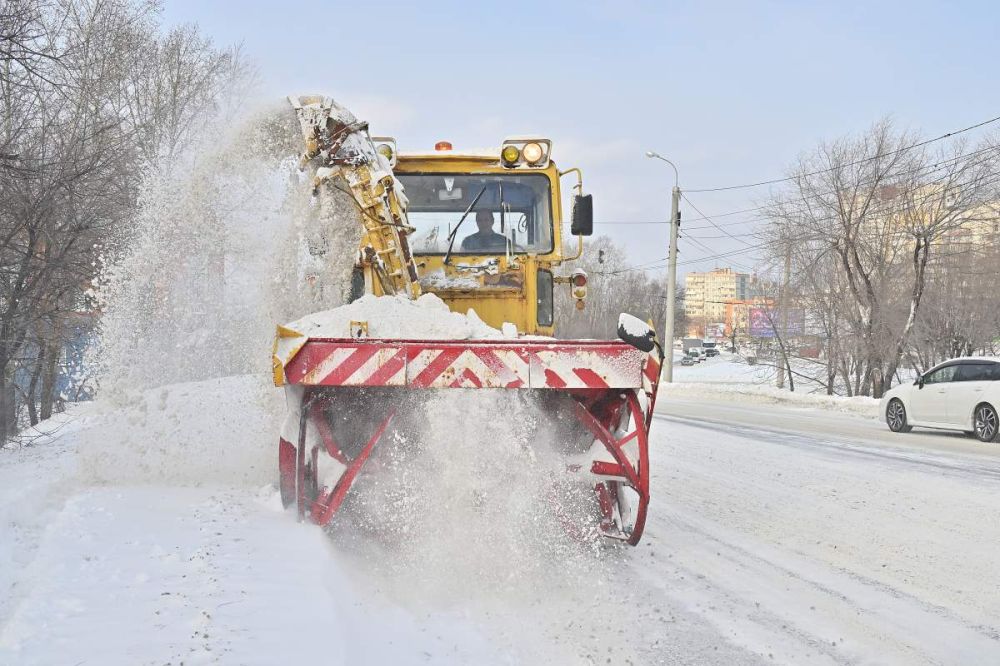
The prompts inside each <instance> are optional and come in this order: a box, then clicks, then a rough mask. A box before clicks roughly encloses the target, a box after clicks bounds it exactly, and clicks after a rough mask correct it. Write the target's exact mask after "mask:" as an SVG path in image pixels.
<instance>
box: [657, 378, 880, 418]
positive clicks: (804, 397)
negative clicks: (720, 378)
mask: <svg viewBox="0 0 1000 666" xmlns="http://www.w3.org/2000/svg"><path fill="white" fill-rule="evenodd" d="M660 390H661V392H662V393H661V396H663V397H664V398H667V399H669V398H671V397H673V398H682V399H704V400H736V401H739V402H751V403H760V404H771V405H789V406H793V407H804V408H818V409H827V410H832V411H837V412H846V413H851V414H858V415H860V416H870V417H872V418H878V406H879V401H878V399H876V398H868V397H864V396H858V397H851V398H849V397H847V396H842V395H825V394H819V393H805V392H802V391H795V392H792V391H789V390H788V389H779V388H777V387H776V386H772V385H766V384H723V383H717V382H704V383H701V382H678V383H674V384H661V385H660Z"/></svg>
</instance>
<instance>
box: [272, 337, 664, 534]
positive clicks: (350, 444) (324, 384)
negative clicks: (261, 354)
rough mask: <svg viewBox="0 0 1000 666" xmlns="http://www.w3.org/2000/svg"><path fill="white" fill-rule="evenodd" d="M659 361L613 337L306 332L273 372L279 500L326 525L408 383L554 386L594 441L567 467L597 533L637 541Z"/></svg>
mask: <svg viewBox="0 0 1000 666" xmlns="http://www.w3.org/2000/svg"><path fill="white" fill-rule="evenodd" d="M660 360H661V359H660V357H659V356H658V355H656V354H654V353H652V352H650V353H647V352H644V351H640V350H639V349H636V348H635V347H632V346H630V345H629V344H626V343H624V342H619V341H590V340H585V341H572V342H566V341H555V340H553V341H526V340H495V341H494V340H470V341H461V342H455V341H447V342H442V341H426V340H378V339H360V340H358V339H309V340H308V341H306V342H305V343H304V344H303V345H302V346H301V347H300V348H299V349H298V350H297V352H296V353H295V354H294V356H292V358H291V359H289V360H288V362H287V363H284V364H283V373H282V377H280V379H283V380H284V381H283V382H282V383H284V384H285V386H286V394H287V397H288V401H289V412H290V414H289V419H288V421H287V422H286V426H285V428H284V429H283V432H282V437H281V440H280V445H279V461H278V462H279V471H280V487H281V494H282V499H283V501H284V503H285V505H286V506H290V505H292V504H293V503H294V504H296V505H297V508H298V514H299V517H300V519H305V518H306V517H308V518H309V519H310V520H312V521H313V522H315V523H317V524H319V525H326V524H328V523H329V522H330V521H331V520H332V519H333V517H334V516H335V515H336V513H337V510H338V509H339V508H340V506H341V504H342V503H343V501H344V499H345V497H346V496H347V493H348V491H349V490H350V488H351V486H352V484H354V483H355V482H356V481H357V480H358V477H359V474H360V472H361V470H362V468H363V467H364V465H365V463H366V462H367V461H368V459H369V457H370V456H371V454H372V451H373V449H374V447H375V446H376V444H377V443H378V442H379V440H380V439H381V438H382V437H383V436H384V435H385V433H386V432H387V431H389V429H390V427H392V426H393V425H394V424H393V420H394V416H395V413H396V409H397V408H398V407H399V405H400V403H402V402H403V401H404V400H406V399H407V398H406V396H409V395H412V394H411V393H409V392H407V391H406V389H456V388H466V389H469V388H474V389H484V388H492V389H516V390H539V391H558V392H563V393H568V394H569V395H570V396H571V397H572V399H573V400H574V401H575V408H574V413H575V416H576V419H577V420H578V422H579V424H581V426H582V428H581V432H583V431H585V432H586V435H587V436H588V437H589V439H588V440H587V441H592V442H594V443H595V444H594V445H593V446H592V447H591V451H593V452H594V459H593V461H592V462H591V464H590V465H589V467H584V466H580V465H575V466H572V467H571V469H572V470H573V472H575V473H576V474H577V475H579V476H580V477H582V480H583V482H585V483H587V484H588V485H589V486H590V487H592V488H593V491H594V494H595V497H596V502H595V506H596V507H597V511H598V515H597V516H595V522H596V523H597V525H598V532H599V533H600V534H603V535H604V536H608V537H612V538H615V539H619V540H621V541H624V542H626V543H629V544H632V545H635V544H636V543H638V542H639V539H640V538H641V537H642V531H643V526H644V524H645V519H646V511H647V508H648V504H649V437H648V435H649V427H650V424H651V422H652V413H653V405H654V403H655V400H656V389H657V384H658V379H659V371H660ZM395 427H396V428H399V427H401V426H400V425H399V424H396V425H395ZM598 444H599V445H598ZM557 511H558V508H557ZM570 531H571V532H572V531H573V530H570Z"/></svg>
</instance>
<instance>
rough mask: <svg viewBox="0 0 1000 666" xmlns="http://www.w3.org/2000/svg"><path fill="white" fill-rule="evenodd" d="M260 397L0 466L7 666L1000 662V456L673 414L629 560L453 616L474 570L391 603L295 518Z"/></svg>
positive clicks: (90, 436)
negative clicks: (286, 502)
mask: <svg viewBox="0 0 1000 666" xmlns="http://www.w3.org/2000/svg"><path fill="white" fill-rule="evenodd" d="M260 393H261V389H260V388H259V386H258V385H255V384H254V383H253V382H248V381H247V380H245V379H231V380H223V381H221V382H206V383H203V384H190V385H184V386H180V387H169V388H168V389H164V390H162V391H161V390H157V391H155V392H153V393H151V394H150V396H148V397H147V399H145V400H144V401H140V402H139V403H137V404H128V405H124V406H122V407H120V408H119V409H118V410H117V411H110V412H104V413H98V411H97V410H94V409H90V410H87V409H85V410H81V413H80V415H79V416H78V417H77V418H76V420H75V421H73V422H71V423H70V424H68V425H67V426H66V427H65V428H64V430H63V431H62V432H61V433H60V436H59V437H58V438H57V439H55V440H54V441H48V442H44V443H39V444H38V445H37V446H36V447H34V449H32V450H23V451H19V452H3V453H0V664H64V663H67V664H102V665H106V664H167V663H170V664H180V663H182V662H183V663H185V664H210V663H222V664H275V663H324V664H386V663H392V664H428V663H433V664H437V663H445V664H460V663H482V664H535V663H544V662H548V663H559V664H563V663H566V664H574V663H578V664H629V663H631V664H758V663H759V664H774V663H777V664H859V663H865V664H868V663H878V664H922V663H933V664H995V663H1000V573H998V572H1000V554H998V550H1000V549H998V548H997V544H998V543H1000V517H998V516H1000V511H998V507H1000V456H998V454H1000V447H995V448H990V447H986V446H984V445H978V444H975V443H973V442H971V441H969V440H965V439H963V438H961V437H952V436H949V435H934V434H917V433H913V434H911V435H909V436H906V435H890V434H888V433H885V432H884V431H883V427H884V426H881V425H880V424H878V423H877V422H876V421H872V420H870V419H865V418H859V417H857V416H850V415H845V414H837V413H828V412H821V411H817V410H803V409H794V408H789V407H774V406H764V405H757V404H751V405H745V406H741V405H740V404H738V403H734V402H733V401H732V400H728V399H727V400H726V401H725V402H719V403H715V404H713V403H710V402H706V401H704V400H698V401H690V402H685V401H683V400H673V401H672V402H671V403H670V404H669V405H665V406H664V412H663V413H662V414H661V415H659V416H658V417H657V419H656V421H655V423H654V426H653V433H654V436H653V442H652V452H651V457H652V466H653V467H652V479H653V502H652V507H651V511H650V521H649V523H648V524H647V528H646V536H645V539H644V541H643V543H642V544H641V545H640V546H639V547H638V548H636V549H632V550H627V551H624V552H613V551H612V552H606V553H604V554H603V555H601V556H600V557H599V558H597V560H595V561H593V562H591V563H590V564H584V565H581V564H580V563H579V562H577V563H575V564H573V565H572V566H571V565H570V564H567V563H566V562H563V561H551V562H541V563H538V564H537V566H534V567H531V568H530V571H527V572H523V573H519V572H518V570H512V571H510V572H503V571H501V572H500V573H501V574H504V575H507V576H508V578H507V582H506V583H505V584H504V585H502V586H500V587H497V586H496V584H495V581H496V576H495V575H490V576H486V578H488V579H489V580H490V581H491V583H490V586H489V588H488V589H479V588H477V586H476V585H474V584H473V582H474V581H467V580H463V581H460V582H461V583H462V584H463V585H464V587H465V590H464V591H463V593H462V594H460V595H457V596H456V595H455V594H453V593H452V594H446V593H444V592H442V593H441V594H434V593H432V592H433V591H434V590H436V589H438V588H439V587H440V588H442V589H445V588H447V587H448V586H447V585H446V583H447V582H448V579H449V577H452V578H453V577H454V576H460V575H465V574H467V572H466V571H465V569H464V568H463V569H461V570H459V571H449V570H448V567H447V566H437V567H436V568H434V569H428V570H426V571H423V572H420V573H419V575H417V576H415V577H414V578H412V579H411V580H406V579H405V578H403V579H400V578H399V577H398V576H397V577H391V576H390V577H388V578H386V577H383V576H382V575H381V574H380V573H379V572H380V565H381V564H384V563H382V562H378V561H376V560H375V559H374V555H375V554H376V553H378V552H379V551H378V550H377V549H370V550H366V549H365V548H366V547H365V545H364V544H361V545H359V544H352V545H351V546H350V547H346V546H345V545H344V544H341V543H338V542H337V541H336V540H334V539H331V538H330V537H328V536H327V535H325V534H323V533H321V532H320V531H319V530H318V529H315V528H313V527H310V526H308V525H299V524H296V523H295V521H294V519H293V516H292V515H291V514H289V513H287V512H284V511H282V510H281V508H280V503H279V502H277V501H276V497H275V493H274V491H273V489H271V488H268V487H267V485H266V483H267V479H268V477H269V475H271V474H272V472H271V471H270V469H269V465H270V464H271V463H272V462H273V460H272V458H273V457H274V456H272V455H271V454H272V453H273V451H272V450H269V449H266V448H265V449H261V450H260V451H258V450H257V448H256V447H257V446H258V444H261V445H263V443H264V442H265V441H270V439H271V438H270V436H269V432H268V425H269V424H268V421H269V419H271V418H273V412H274V411H275V410H278V411H280V400H278V401H277V403H276V402H275V401H273V400H270V399H269V398H261V397H260ZM204 405H211V406H212V407H213V410H212V412H213V418H214V419H215V421H214V422H213V423H204V422H201V421H197V422H193V421H192V419H191V418H190V417H191V416H192V414H194V413H196V412H198V411H199V410H200V409H201V408H202V407H203V406H204ZM137 433H144V436H145V437H146V438H147V440H148V442H149V443H150V446H148V447H143V448H141V449H140V450H141V451H143V456H142V457H141V458H142V460H144V461H145V462H144V463H142V462H139V461H137V460H136V458H135V455H134V452H132V451H130V450H129V449H128V448H127V447H129V446H133V445H134V444H135V442H130V441H128V440H129V438H135V437H137V436H139V435H137ZM213 444H214V446H213ZM123 447H125V448H123ZM246 449H252V450H253V451H254V454H253V455H246V454H245V450H246ZM241 451H244V454H241V453H240V452H241ZM258 453H260V455H259V456H258V455H257V454H258ZM181 454H183V456H187V460H188V464H187V465H178V464H177V460H178V458H179V457H183V456H182V455H181ZM447 519H448V516H447V515H442V516H441V520H442V521H447ZM468 538H469V539H470V540H473V541H475V542H483V541H487V542H488V541H489V539H490V538H491V535H482V534H475V535H469V536H468ZM446 546H447V547H448V548H449V549H451V550H452V552H453V553H454V554H455V556H456V558H458V557H460V556H461V554H462V553H463V552H465V551H466V550H471V549H470V548H468V546H465V547H464V546H463V544H462V543H449V544H446ZM437 564H438V565H440V562H438V563H437ZM464 564H468V563H467V562H464ZM490 564H491V566H496V563H495V562H491V563H490ZM463 572H465V573H463ZM489 573H490V574H496V573H497V572H496V571H492V572H489ZM501 579H502V576H501ZM525 583H528V584H525Z"/></svg>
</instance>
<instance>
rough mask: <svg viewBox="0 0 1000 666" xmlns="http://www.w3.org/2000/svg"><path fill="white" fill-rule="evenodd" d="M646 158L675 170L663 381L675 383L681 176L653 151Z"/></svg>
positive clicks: (675, 169)
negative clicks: (675, 311)
mask: <svg viewBox="0 0 1000 666" xmlns="http://www.w3.org/2000/svg"><path fill="white" fill-rule="evenodd" d="M646 157H649V158H655V159H658V160H662V161H664V162H666V163H667V164H669V165H670V166H671V168H673V170H674V189H673V191H672V192H671V197H670V251H669V252H668V255H667V256H668V257H669V261H668V262H667V315H666V321H665V322H664V323H663V340H664V348H665V349H664V351H665V352H666V354H665V355H664V363H663V366H664V367H663V381H665V382H667V383H670V382H673V381H674V299H675V297H676V294H677V230H678V227H680V219H678V218H679V217H680V216H679V214H678V208H679V207H680V202H681V188H680V176H679V175H678V173H677V165H676V164H674V163H673V162H671V161H670V160H668V159H667V158H666V157H664V156H663V155H660V154H659V153H657V152H654V151H652V150H647V151H646Z"/></svg>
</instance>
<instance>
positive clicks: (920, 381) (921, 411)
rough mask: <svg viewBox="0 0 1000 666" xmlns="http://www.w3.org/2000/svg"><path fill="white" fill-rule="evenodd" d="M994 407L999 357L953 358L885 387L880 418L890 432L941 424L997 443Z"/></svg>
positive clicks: (998, 405) (999, 405)
mask: <svg viewBox="0 0 1000 666" xmlns="http://www.w3.org/2000/svg"><path fill="white" fill-rule="evenodd" d="M998 410H1000V358H956V359H952V360H951V361H945V362H944V363H941V364H940V365H936V366H934V367H933V368H931V369H930V370H928V371H927V372H925V373H924V374H922V375H921V376H920V377H918V378H917V380H916V381H915V382H913V384H901V385H899V386H897V387H896V388H894V389H892V390H890V391H888V392H887V393H886V394H885V396H884V397H883V398H882V406H881V409H880V416H881V419H882V421H883V422H885V423H886V424H887V425H888V426H889V429H890V430H892V431H893V432H909V431H910V430H912V429H913V427H914V426H918V427H923V428H945V429H948V430H962V431H964V432H966V433H967V434H969V435H974V436H975V437H977V438H978V439H979V440H980V441H983V442H995V441H997V440H998V439H1000V437H998V435H1000V417H998V416H997V413H998Z"/></svg>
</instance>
